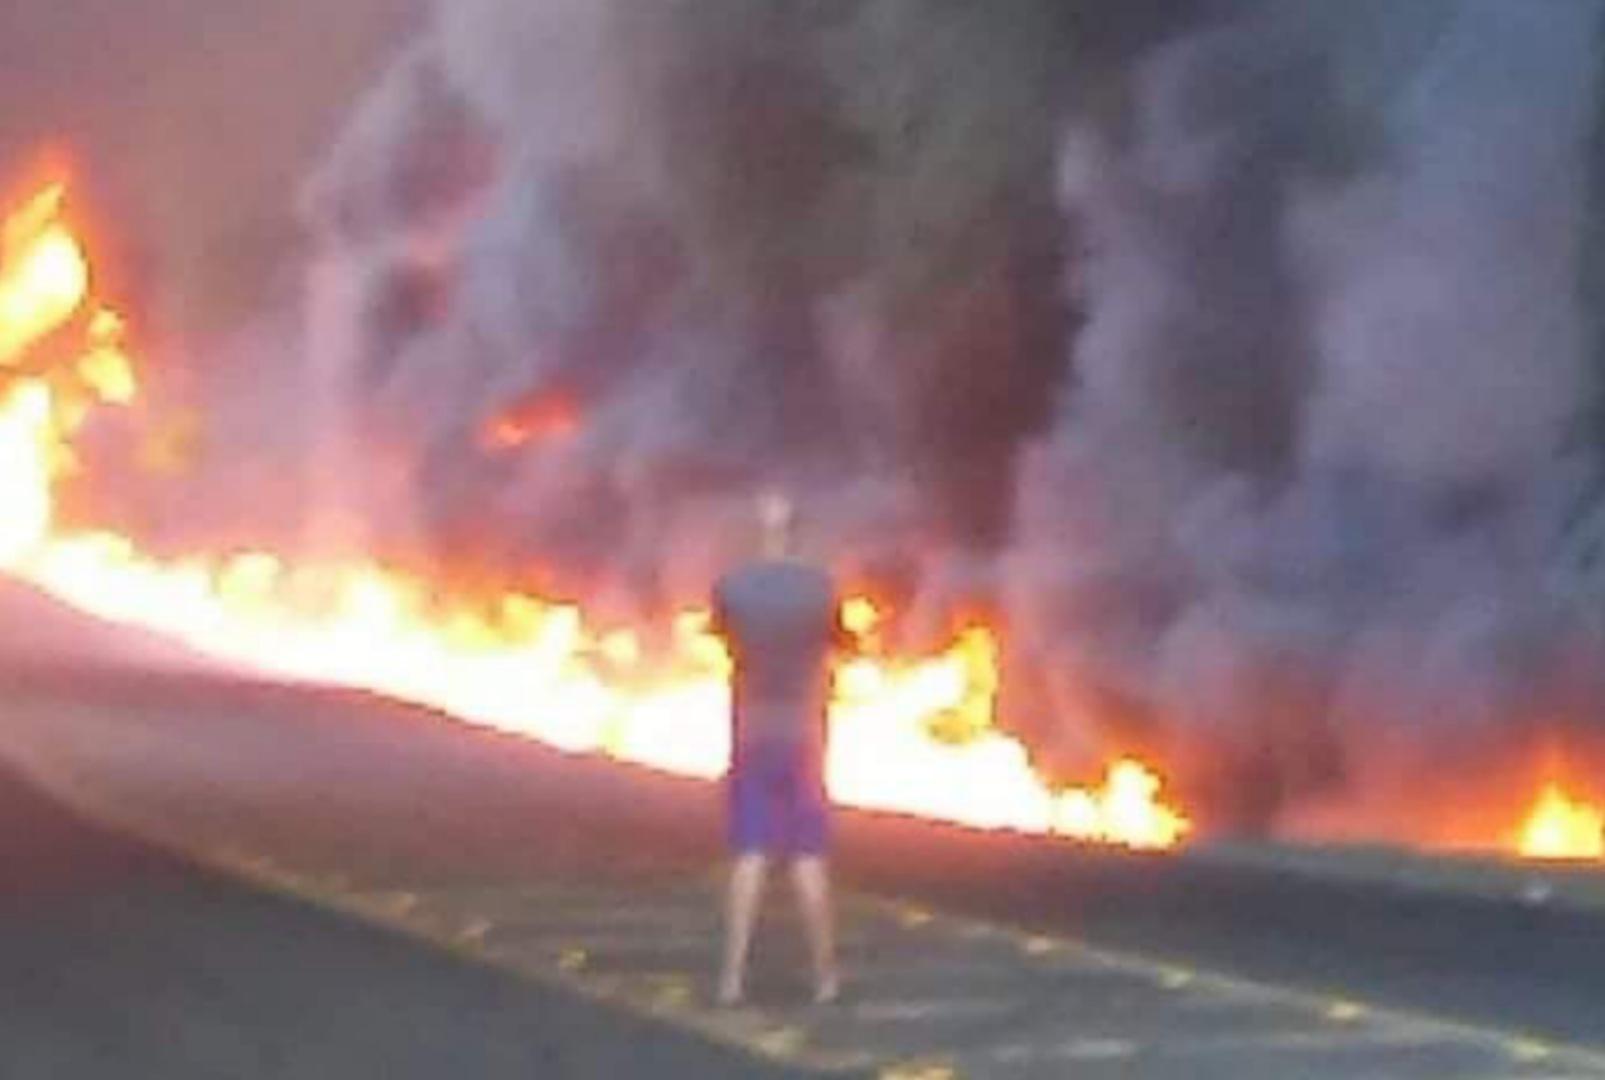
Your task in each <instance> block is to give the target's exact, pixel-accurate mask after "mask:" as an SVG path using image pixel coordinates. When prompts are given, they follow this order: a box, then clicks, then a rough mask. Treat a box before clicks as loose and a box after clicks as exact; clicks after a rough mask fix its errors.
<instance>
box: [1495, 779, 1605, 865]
mask: <svg viewBox="0 0 1605 1080" xmlns="http://www.w3.org/2000/svg"><path fill="white" fill-rule="evenodd" d="M1517 850H1518V851H1520V853H1521V854H1522V855H1525V856H1526V857H1528V858H1530V859H1578V860H1581V859H1605V808H1602V807H1600V806H1597V805H1594V804H1592V803H1588V802H1585V801H1582V800H1580V799H1575V798H1573V797H1572V796H1571V795H1570V794H1569V793H1567V791H1566V790H1565V789H1564V788H1563V787H1562V786H1561V785H1560V784H1558V783H1549V784H1546V785H1544V789H1543V791H1541V792H1540V793H1539V795H1538V800H1537V802H1535V803H1534V804H1533V808H1532V811H1531V812H1530V813H1529V814H1528V815H1527V820H1526V822H1525V823H1524V824H1523V825H1522V828H1521V835H1520V837H1519V839H1518V841H1517Z"/></svg>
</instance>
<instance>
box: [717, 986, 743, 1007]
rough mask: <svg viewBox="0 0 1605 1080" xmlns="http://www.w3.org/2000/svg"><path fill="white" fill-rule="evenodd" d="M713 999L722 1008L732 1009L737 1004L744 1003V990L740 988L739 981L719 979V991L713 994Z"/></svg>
mask: <svg viewBox="0 0 1605 1080" xmlns="http://www.w3.org/2000/svg"><path fill="white" fill-rule="evenodd" d="M714 1000H715V1001H716V1002H718V1004H719V1005H720V1007H722V1008H726V1009H733V1008H736V1007H737V1006H740V1005H744V1004H746V1001H747V995H746V992H745V991H744V990H742V988H741V984H740V983H739V982H733V981H731V980H729V979H721V980H720V981H719V993H718V994H717V995H715V997H714Z"/></svg>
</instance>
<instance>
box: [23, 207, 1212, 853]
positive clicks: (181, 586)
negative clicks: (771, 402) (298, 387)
mask: <svg viewBox="0 0 1605 1080" xmlns="http://www.w3.org/2000/svg"><path fill="white" fill-rule="evenodd" d="M63 205H64V191H63V189H62V188H60V187H59V186H58V187H52V188H50V189H47V190H46V191H45V192H43V193H41V194H40V195H38V196H36V197H35V198H34V199H32V200H30V201H29V202H28V203H27V204H26V205H25V206H24V207H23V208H22V209H21V210H20V211H19V212H18V213H17V214H16V215H14V216H13V217H12V219H11V220H10V221H8V222H7V224H6V232H5V235H6V259H5V263H4V266H3V268H0V343H4V345H3V349H0V360H3V361H4V362H5V363H8V364H9V363H11V362H12V360H13V359H14V358H20V357H21V356H22V354H23V353H24V352H25V351H26V350H27V349H28V347H29V346H30V345H31V344H32V343H34V342H37V341H39V340H41V339H42V338H43V337H45V336H47V335H51V334H56V333H58V332H62V331H64V330H65V329H67V328H68V327H69V326H76V327H78V328H79V329H80V330H81V338H82V340H81V341H80V342H79V343H78V345H79V349H78V353H77V357H76V359H75V360H73V361H72V362H71V363H69V364H65V365H60V364H58V365H55V366H53V367H52V368H51V369H50V370H49V371H48V372H47V373H46V374H44V375H38V376H33V377H25V378H24V377H19V378H17V379H16V380H14V381H13V383H12V384H11V385H10V386H9V388H7V387H5V386H4V385H3V384H0V504H3V505H4V506H5V508H6V514H5V517H4V520H3V524H0V569H3V570H5V571H7V572H9V573H11V574H13V575H15V576H18V577H21V578H24V579H26V580H28V581H30V582H32V583H34V584H35V585H36V586H38V587H40V588H42V589H44V590H46V591H48V592H49V593H51V594H53V595H55V596H56V597H58V598H60V599H62V600H63V601H65V602H67V603H70V604H72V605H74V606H76V607H78V608H80V609H82V610H84V611H87V612H90V613H92V614H94V615H97V616H99V617H102V618H105V619H108V620H112V621H116V622H120V623H125V624H129V625H134V626H139V627H143V628H146V629H148V630H151V631H155V632H157V633H160V634H164V635H167V636H169V637H172V638H175V639H177V640H179V641H182V642H185V643H187V644H188V645H190V646H191V647H193V648H194V649H196V650H197V651H199V652H202V653H205V654H208V655H212V656H216V657H220V658H223V659H226V660H230V661H234V662H238V663H241V664H243V665H246V666H249V667H251V668H253V669H255V670H259V671H264V672H268V673H271V674H275V675H278V676H281V677H284V678H289V679H297V680H307V681H317V682H324V683H334V684H340V685H349V686H357V687H364V688H368V689H373V690H377V691H379V692H381V693H385V694H388V695H391V696H394V697H397V698H402V699H406V700H411V701H416V702H420V703H424V704H427V705H431V706H435V707H438V708H440V709H442V710H444V711H446V712H448V713H450V714H452V715H455V716H457V717H460V718H462V719H463V720H465V721H468V722H471V723H475V724H480V725H484V726H488V727H493V728H496V729H499V730H503V731H508V732H513V733H517V734H519V735H524V736H529V737H532V738H537V739H541V740H543V741H545V742H547V743H549V744H551V745H553V746H557V747H560V748H562V749H565V750H569V751H575V752H597V753H605V754H608V755H611V756H612V757H615V758H618V759H620V760H624V761H631V762H637V763H640V764H644V765H648V766H652V767H654V768H658V769H662V770H666V771H670V772H674V773H678V774H682V775H688V776H696V777H708V778H712V777H716V776H718V775H720V774H721V773H722V772H723V771H724V768H725V765H726V760H727V758H728V752H729V725H728V723H727V721H726V717H727V715H728V708H729V670H730V666H729V659H728V657H727V655H726V653H725V650H724V647H723V645H722V643H721V642H720V641H719V640H718V638H716V637H715V636H714V635H713V633H712V632H711V630H710V627H709V618H708V615H707V613H706V612H705V611H700V610H688V611H685V612H682V613H681V614H680V615H679V616H678V617H677V618H676V619H675V620H674V622H673V625H672V633H671V634H670V635H669V639H670V640H669V642H668V645H667V646H666V648H665V650H664V651H662V653H661V654H660V652H659V651H658V650H653V651H651V652H650V653H649V651H648V650H647V649H645V648H644V647H643V645H642V639H641V638H640V637H639V636H638V635H637V634H636V633H635V632H634V631H633V630H632V629H630V628H627V627H606V626H598V625H595V624H594V623H593V622H592V621H591V620H590V619H588V618H587V616H586V615H585V613H584V612H583V611H581V610H580V609H579V608H578V607H576V606H573V605H570V604H563V603H557V602H553V601H550V600H546V599H543V598H540V597H536V596H531V595H526V594H522V593H506V594H503V595H500V596H497V597H495V598H494V599H493V600H492V601H490V602H488V603H486V602H481V603H478V604H472V603H468V602H453V603H441V602H439V601H437V600H435V599H434V598H433V591H432V590H431V589H430V588H429V587H428V585H427V583H425V582H422V581H419V580H416V579H414V578H411V577H408V576H406V575H403V574H399V573H395V572H392V571H390V570H388V569H385V568H384V567H382V566H379V565H377V564H373V563H354V564H325V565H312V564H308V565H288V564H286V563H285V562H284V561H283V560H281V559H280V558H278V557H277V556H274V555H272V554H269V553H263V552H258V553H244V554H230V555H218V556H204V557H195V558H191V559H187V560H181V561H177V562H162V561H158V560H157V559H154V558H152V557H150V556H148V555H146V554H144V553H142V552H141V551H140V550H139V547H138V546H137V544H136V543H135V542H134V541H133V540H132V539H130V538H128V537H125V536H121V535H117V534H113V533H79V534H71V533H68V532H65V531H63V530H60V529H58V528H57V527H56V525H55V522H54V515H53V485H54V482H55V481H56V480H57V479H58V478H59V476H60V475H61V474H62V472H63V470H64V468H65V466H66V463H68V462H70V460H71V457H70V451H71V442H72V438H73V435H74V433H75V432H76V430H77V428H78V425H79V424H80V423H81V422H82V421H83V419H84V417H85V415H86V412H87V410H88V408H89V407H90V406H91V405H93V404H102V405H104V404H119V403H126V402H128V401H130V400H131V399H132V398H133V397H134V395H135V393H136V391H137V383H136V380H135V377H134V365H133V364H132V363H131V361H130V360H129V357H128V354H127V353H126V351H125V350H124V346H123V337H124V330H123V323H122V320H121V319H119V318H118V317H117V316H116V315H115V314H114V313H112V312H110V311H106V310H104V309H100V308H98V307H96V306H95V305H94V303H93V300H92V285H93V281H92V273H91V267H90V264H89V262H88V260H87V259H86V258H85V256H84V254H83V249H82V247H81V245H80V244H79V242H78V240H77V239H76V237H75V236H74V234H73V233H72V231H71V229H70V228H69V227H68V225H67V224H66V222H65V219H64V218H63ZM542 405H543V409H546V410H552V411H542V410H541V409H536V410H532V411H531V412H529V413H526V414H521V415H519V416H516V417H513V418H512V419H513V420H514V421H516V423H515V424H514V425H513V426H512V427H510V428H509V429H508V430H507V431H503V432H499V433H496V432H493V433H492V434H493V440H494V441H508V440H509V439H510V440H511V441H514V442H516V441H517V440H518V439H520V438H525V437H531V436H534V435H537V434H543V433H544V434H549V433H550V431H549V430H548V427H549V425H551V424H557V426H559V427H560V426H561V424H560V423H559V421H565V420H566V419H567V418H571V414H569V413H568V412H566V411H565V410H561V409H556V410H554V409H553V406H552V405H551V403H550V402H544V403H542ZM842 617H843V622H844V625H845V626H846V627H847V628H848V629H849V630H851V631H852V632H854V633H855V634H856V635H857V637H858V640H859V642H860V644H861V649H860V653H859V655H857V656H855V657H853V658H851V659H850V660H848V661H847V662H845V663H844V664H843V665H841V667H840V669H839V670H838V672H837V673H836V686H835V693H834V698H833V701H832V704H831V709H830V724H831V741H830V753H829V758H828V761H827V780H828V783H829V787H830V790H831V793H832V795H833V797H834V798H835V799H836V800H838V801H839V802H842V803H845V804H849V805H854V806H859V807H866V808H874V809H882V810H889V811H896V812H899V813H907V814H916V815H921V816H925V817H930V818H936V819H941V820H946V821H952V822H957V823H962V824H965V825H969V826H973V827H977V828H990V829H1013V830H1021V831H1026V832H1032V833H1057V834H1061V835H1065V836H1070V837H1075V838H1079V839H1083V840H1088V841H1097V842H1100V843H1111V844H1120V845H1125V846H1128V847H1132V848H1168V847H1173V846H1175V845H1176V844H1178V843H1180V842H1181V841H1182V840H1183V838H1184V837H1185V836H1186V834H1187V832H1188V829H1189V825H1188V822H1187V819H1186V818H1185V817H1184V816H1183V815H1182V814H1181V813H1180V812H1178V811H1177V810H1175V809H1173V808H1171V807H1169V806H1167V805H1166V804H1165V803H1164V801H1163V797H1162V782H1161V780H1160V778H1159V776H1158V775H1157V774H1155V773H1154V772H1152V771H1151V770H1150V769H1148V768H1147V767H1146V766H1144V765H1142V764H1140V763H1138V762H1136V761H1132V760H1125V761H1119V762H1116V763H1114V764H1113V765H1112V766H1111V767H1110V770H1109V773H1108V775H1107V777H1106V778H1105V779H1104V781H1103V783H1102V784H1101V785H1100V786H1097V787H1089V788H1085V789H1056V788H1054V787H1053V786H1051V785H1049V784H1048V783H1046V782H1044V781H1043V780H1042V779H1041V778H1040V776H1039V775H1038V774H1037V773H1036V771H1035V770H1034V769H1033V768H1032V764H1031V761H1030V757H1029V755H1028V753H1027V751H1026V749H1025V747H1024V746H1023V745H1022V744H1021V743H1020V742H1019V741H1018V740H1016V739H1014V738H1012V737H1011V736H1009V735H1008V734H1006V733H1004V732H1003V731H1001V730H999V729H998V727H997V726H996V722H995V705H996V694H997V683H998V644H997V638H996V634H995V633H994V631H993V630H992V629H991V628H989V627H987V626H985V625H981V624H972V625H970V626H969V627H967V628H965V629H964V630H962V631H961V632H960V633H958V634H957V635H956V637H955V638H954V639H953V640H952V642H951V643H950V644H949V645H948V646H947V647H946V648H944V649H942V650H940V651H939V652H937V653H936V654H934V655H930V656H888V655H884V654H883V653H882V652H881V650H880V647H879V644H878V642H877V630H878V628H879V627H880V625H881V624H882V623H883V622H884V621H885V612H883V611H882V610H881V609H880V607H879V606H878V605H877V604H875V602H874V601H873V600H872V599H871V598H868V597H855V598H853V599H851V600H849V601H848V602H847V603H846V605H845V606H844V610H843V613H842Z"/></svg>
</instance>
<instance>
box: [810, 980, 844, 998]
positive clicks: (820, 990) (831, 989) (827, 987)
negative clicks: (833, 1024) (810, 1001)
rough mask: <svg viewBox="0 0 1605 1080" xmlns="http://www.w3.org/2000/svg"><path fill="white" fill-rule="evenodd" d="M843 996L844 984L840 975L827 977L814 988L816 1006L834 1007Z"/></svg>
mask: <svg viewBox="0 0 1605 1080" xmlns="http://www.w3.org/2000/svg"><path fill="white" fill-rule="evenodd" d="M841 996H842V982H841V976H839V975H835V974H831V975H827V976H825V977H824V978H823V979H820V980H819V984H818V985H817V986H815V987H814V1004H815V1005H834V1004H835V1003H836V1002H837V1000H839V999H840V998H841Z"/></svg>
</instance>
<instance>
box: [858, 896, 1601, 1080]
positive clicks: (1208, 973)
mask: <svg viewBox="0 0 1605 1080" xmlns="http://www.w3.org/2000/svg"><path fill="white" fill-rule="evenodd" d="M854 899H856V900H857V901H858V903H860V904H867V905H868V906H869V907H870V908H872V909H873V910H876V911H878V912H880V913H881V914H883V915H889V916H891V917H892V918H894V919H897V920H899V921H902V922H904V924H905V925H907V924H908V920H910V919H915V920H918V924H919V925H921V926H925V925H929V924H931V923H935V924H936V925H938V926H940V927H941V928H943V929H946V930H949V931H951V932H953V933H955V934H959V935H963V936H967V937H972V938H973V937H987V936H996V937H1002V938H1005V939H1008V940H1011V941H1013V942H1015V943H1016V944H1017V945H1018V947H1019V949H1020V951H1021V953H1022V954H1024V955H1026V956H1031V957H1036V958H1042V957H1052V956H1056V955H1060V954H1077V955H1079V956H1081V957H1084V958H1088V959H1095V960H1097V961H1100V962H1102V963H1105V964H1107V965H1109V966H1110V967H1112V968H1115V969H1117V970H1124V971H1127V972H1130V973H1134V974H1142V975H1145V976H1147V977H1150V978H1152V979H1154V980H1155V981H1156V982H1157V983H1158V984H1159V985H1160V986H1163V987H1166V988H1167V989H1173V990H1181V989H1185V988H1190V987H1194V986H1196V987H1198V988H1200V989H1203V990H1205V991H1211V992H1225V993H1230V994H1233V995H1235V996H1238V997H1240V998H1243V999H1248V1000H1258V1001H1264V1002H1272V1003H1277V1004H1281V1005H1284V1006H1288V1007H1292V1008H1296V1009H1299V1010H1301V1011H1308V1012H1311V1013H1314V1014H1316V1015H1317V1016H1321V1017H1324V1018H1325V1019H1327V1020H1329V1021H1331V1022H1333V1023H1340V1024H1345V1025H1352V1024H1355V1023H1356V1022H1358V1021H1360V1020H1372V1021H1377V1022H1381V1023H1385V1024H1389V1025H1393V1026H1394V1027H1396V1028H1399V1029H1400V1030H1401V1031H1404V1032H1409V1033H1413V1034H1415V1035H1416V1036H1418V1037H1421V1038H1431V1039H1433V1041H1440V1042H1441V1041H1447V1042H1450V1043H1472V1044H1474V1045H1478V1046H1482V1047H1486V1048H1497V1049H1498V1050H1499V1051H1500V1052H1503V1053H1504V1054H1506V1055H1508V1056H1509V1057H1510V1058H1511V1059H1512V1060H1513V1061H1516V1062H1519V1063H1523V1064H1534V1063H1537V1062H1552V1063H1555V1064H1563V1065H1564V1066H1566V1067H1567V1068H1583V1069H1587V1070H1590V1071H1592V1072H1596V1073H1598V1074H1599V1075H1601V1076H1605V1050H1599V1049H1595V1048H1593V1047H1589V1046H1584V1045H1580V1044H1576V1043H1569V1042H1565V1041H1561V1040H1552V1039H1547V1038H1543V1037H1540V1036H1536V1035H1533V1034H1532V1033H1530V1032H1523V1031H1518V1030H1511V1029H1504V1028H1497V1027H1492V1026H1485V1025H1479V1024H1475V1023H1471V1022H1469V1021H1463V1020H1454V1019H1450V1018H1448V1017H1443V1016H1437V1015H1434V1014H1432V1013H1428V1012H1424V1011H1421V1010H1416V1009H1407V1008H1400V1007H1396V1006H1392V1005H1380V1004H1377V1003H1375V1002H1369V1001H1361V1000H1358V999H1356V998H1354V997H1352V996H1351V995H1345V994H1339V993H1323V992H1320V991H1316V990H1307V989H1302V988H1299V987H1294V986H1285V985H1280V984H1277V983H1270V982H1262V981H1259V980H1255V979H1250V978H1245V977H1242V976H1237V975H1231V974H1227V973H1225V972H1220V971H1214V970H1208V969H1204V968H1199V967H1196V966H1194V965H1191V964H1187V963H1183V962H1178V961H1174V960H1165V959H1162V958H1160V957H1157V956H1153V955H1145V954H1141V953H1135V952H1129V951H1125V950H1120V949H1111V948H1106V947H1104V946H1100V945H1093V944H1091V943H1089V942H1086V941H1081V940H1079V939H1076V938H1070V937H1066V936H1063V935H1056V934H1044V933H1042V932H1040V931H1034V930H1029V929H1025V928H1022V927H1017V926H1011V925H1009V924H1007V923H1003V922H991V921H988V920H984V919H976V918H973V917H970V916H963V915H947V914H933V913H932V912H931V911H930V910H929V909H927V908H925V907H922V906H920V905H917V904H910V903H907V902H905V901H901V900H898V899H896V898H893V897H889V896H884V895H878V894H860V895H859V896H858V897H856V898H854ZM1050 943H1051V944H1050Z"/></svg>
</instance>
